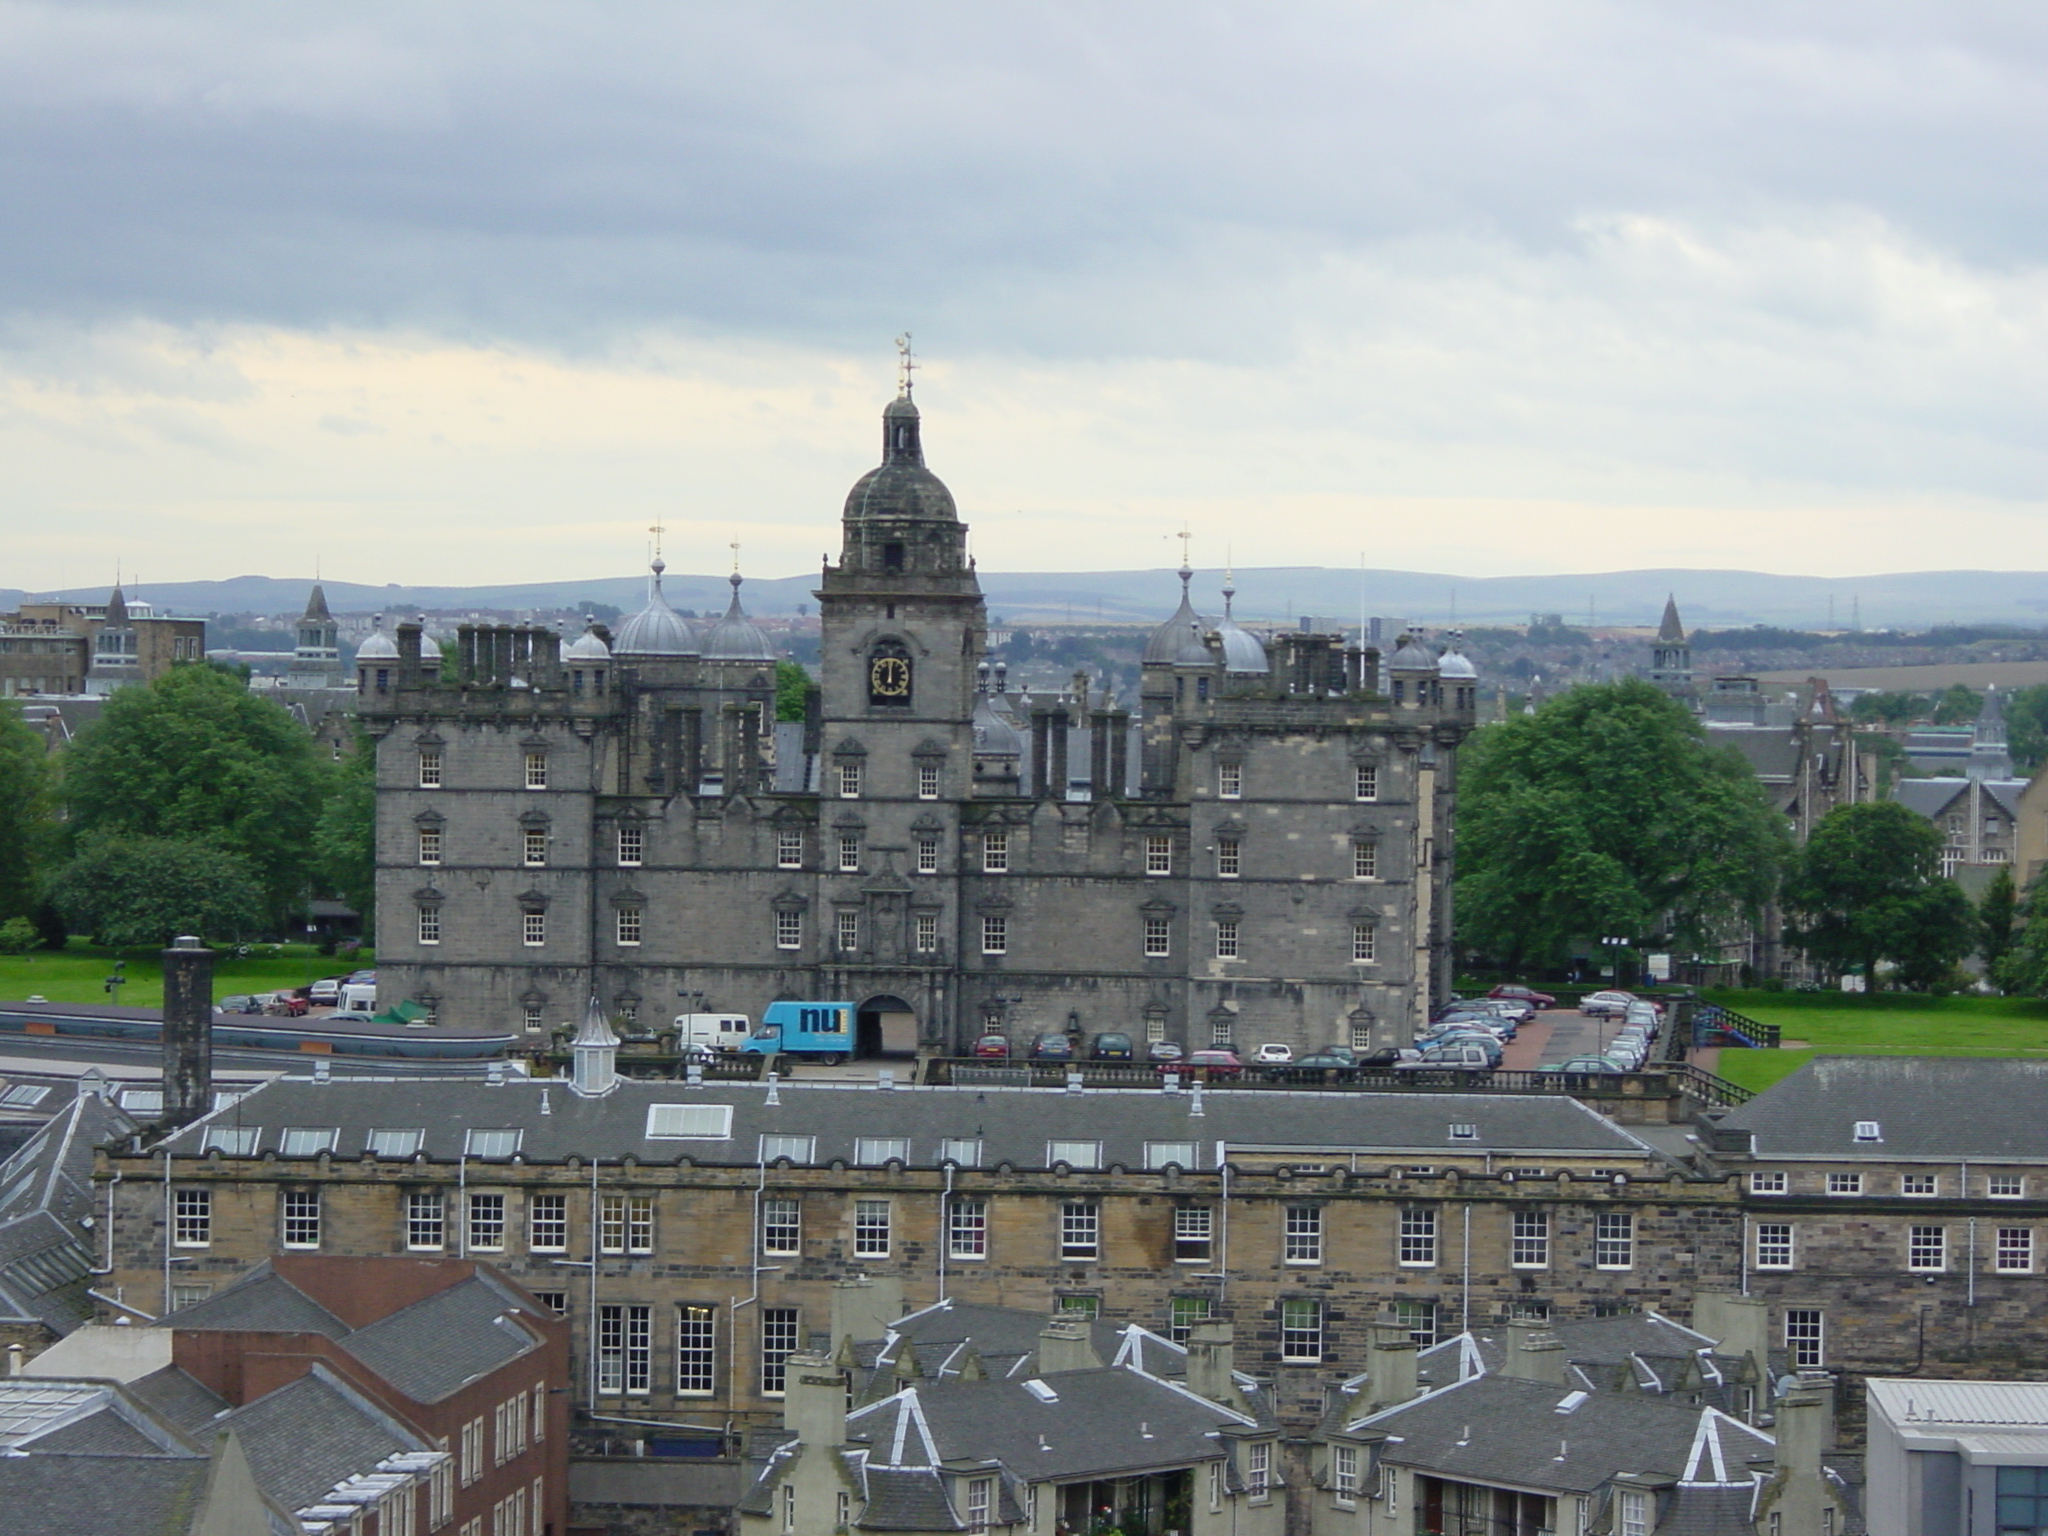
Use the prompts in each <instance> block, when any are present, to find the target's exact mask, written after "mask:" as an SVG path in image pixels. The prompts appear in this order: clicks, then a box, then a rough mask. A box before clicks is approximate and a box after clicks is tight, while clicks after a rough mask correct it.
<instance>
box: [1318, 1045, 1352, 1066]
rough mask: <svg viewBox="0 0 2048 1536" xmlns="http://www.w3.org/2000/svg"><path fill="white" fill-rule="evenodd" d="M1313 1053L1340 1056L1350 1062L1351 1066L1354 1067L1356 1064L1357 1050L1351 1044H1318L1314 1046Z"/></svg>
mask: <svg viewBox="0 0 2048 1536" xmlns="http://www.w3.org/2000/svg"><path fill="white" fill-rule="evenodd" d="M1314 1054H1315V1055H1318V1056H1342V1057H1343V1058H1344V1059H1345V1060H1346V1061H1348V1062H1350V1063H1351V1065H1352V1066H1354V1067H1355V1066H1357V1065H1358V1051H1357V1049H1356V1048H1355V1047H1353V1046H1349V1045H1319V1046H1317V1047H1316V1048H1315V1052H1314Z"/></svg>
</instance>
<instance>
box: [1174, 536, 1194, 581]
mask: <svg viewBox="0 0 2048 1536" xmlns="http://www.w3.org/2000/svg"><path fill="white" fill-rule="evenodd" d="M1174 537H1175V538H1176V539H1179V540H1180V568H1181V569H1182V570H1184V571H1187V570H1192V569H1194V562H1193V561H1192V560H1190V559H1189V558H1188V545H1189V542H1190V541H1191V540H1192V539H1193V538H1194V535H1193V534H1192V533H1190V532H1189V531H1188V530H1187V529H1185V528H1183V529H1181V531H1180V532H1179V533H1176V534H1175V535H1174Z"/></svg>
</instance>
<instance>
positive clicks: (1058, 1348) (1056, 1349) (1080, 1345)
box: [1038, 1317, 1102, 1376]
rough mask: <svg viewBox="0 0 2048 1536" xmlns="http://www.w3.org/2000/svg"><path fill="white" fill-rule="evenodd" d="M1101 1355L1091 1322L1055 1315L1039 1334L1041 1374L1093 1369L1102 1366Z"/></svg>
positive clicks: (1039, 1370) (1039, 1368) (1039, 1365)
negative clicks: (1096, 1349)
mask: <svg viewBox="0 0 2048 1536" xmlns="http://www.w3.org/2000/svg"><path fill="white" fill-rule="evenodd" d="M1101 1365H1102V1357H1101V1356H1100V1355H1098V1354H1096V1353H1095V1341H1094V1340H1093V1339H1092V1338H1090V1337H1089V1328H1088V1324H1087V1323H1086V1322H1085V1321H1082V1320H1080V1319H1077V1318H1071V1317H1056V1318H1054V1319H1053V1320H1052V1321H1051V1322H1049V1323H1047V1324H1046V1325H1045V1327H1044V1329H1043V1330H1042V1331H1041V1332H1040V1333H1039V1335H1038V1374H1039V1375H1041V1376H1050V1375H1051V1374H1052V1373H1053V1372H1055V1371H1092V1370H1096V1369H1098V1368H1100V1366H1101Z"/></svg>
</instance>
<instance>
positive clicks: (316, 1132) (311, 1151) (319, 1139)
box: [277, 1125, 341, 1157]
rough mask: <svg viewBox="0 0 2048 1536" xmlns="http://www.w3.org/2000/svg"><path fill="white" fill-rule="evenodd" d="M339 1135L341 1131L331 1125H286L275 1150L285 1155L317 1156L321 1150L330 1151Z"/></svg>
mask: <svg viewBox="0 0 2048 1536" xmlns="http://www.w3.org/2000/svg"><path fill="white" fill-rule="evenodd" d="M340 1135H341V1132H340V1131H339V1130H338V1129H337V1128H335V1127H334V1126H331V1125H325V1126H314V1127H306V1126H299V1125H288V1126H286V1127H285V1129H284V1134H283V1136H282V1137H280V1138H279V1140H278V1147H277V1150H278V1151H279V1152H280V1153H282V1154H283V1155H284V1156H286V1157H318V1156H319V1155H320V1154H321V1153H322V1152H332V1151H333V1150H334V1143H335V1140H336V1139H337V1138H338V1137H339V1136H340Z"/></svg>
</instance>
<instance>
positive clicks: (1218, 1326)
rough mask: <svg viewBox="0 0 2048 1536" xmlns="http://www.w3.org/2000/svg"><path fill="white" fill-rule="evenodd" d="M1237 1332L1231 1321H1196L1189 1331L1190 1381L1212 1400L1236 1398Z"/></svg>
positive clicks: (1190, 1386) (1221, 1401)
mask: <svg viewBox="0 0 2048 1536" xmlns="http://www.w3.org/2000/svg"><path fill="white" fill-rule="evenodd" d="M1235 1339H1236V1335H1235V1333H1233V1331H1232V1329H1231V1326H1230V1324H1228V1323H1197V1324H1195V1327H1194V1332H1193V1333H1191V1334H1189V1335H1188V1370H1187V1384H1188V1390H1189V1391H1190V1392H1199V1393H1201V1395H1202V1396H1204V1397H1206V1398H1207V1399H1209V1401H1210V1402H1212V1403H1234V1402H1236V1401H1237V1383H1236V1381H1235V1380H1233V1379H1232V1373H1233V1372H1235V1371H1236V1369H1237V1345H1236V1342H1235Z"/></svg>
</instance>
